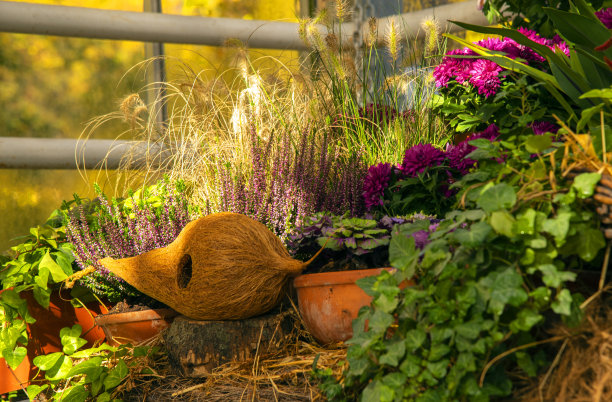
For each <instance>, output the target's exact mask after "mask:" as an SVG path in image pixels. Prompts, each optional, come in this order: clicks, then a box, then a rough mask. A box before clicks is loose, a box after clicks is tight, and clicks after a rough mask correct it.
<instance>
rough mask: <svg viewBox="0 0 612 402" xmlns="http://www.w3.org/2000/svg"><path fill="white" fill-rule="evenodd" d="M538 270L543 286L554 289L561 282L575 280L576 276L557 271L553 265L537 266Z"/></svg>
mask: <svg viewBox="0 0 612 402" xmlns="http://www.w3.org/2000/svg"><path fill="white" fill-rule="evenodd" d="M538 270H539V271H540V272H542V281H544V284H545V285H546V286H548V287H551V288H556V287H558V286H560V285H561V284H562V283H563V282H566V281H573V280H575V279H576V274H575V273H574V272H569V271H559V270H557V267H556V266H555V265H553V264H542V265H539V266H538Z"/></svg>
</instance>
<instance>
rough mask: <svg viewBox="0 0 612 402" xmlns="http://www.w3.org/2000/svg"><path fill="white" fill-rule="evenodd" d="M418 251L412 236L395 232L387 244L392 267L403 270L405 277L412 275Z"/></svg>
mask: <svg viewBox="0 0 612 402" xmlns="http://www.w3.org/2000/svg"><path fill="white" fill-rule="evenodd" d="M418 258H419V251H418V250H417V249H416V248H415V246H414V238H413V237H412V236H406V235H404V234H402V233H398V232H395V233H393V237H392V238H391V243H390V244H389V262H390V263H391V266H393V267H394V268H397V269H399V270H400V271H403V272H404V273H405V275H406V276H407V277H412V276H414V272H415V269H416V264H417V261H418Z"/></svg>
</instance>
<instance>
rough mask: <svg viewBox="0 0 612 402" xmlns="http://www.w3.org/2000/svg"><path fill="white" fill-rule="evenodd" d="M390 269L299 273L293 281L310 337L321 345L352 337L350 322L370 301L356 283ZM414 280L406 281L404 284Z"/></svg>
mask: <svg viewBox="0 0 612 402" xmlns="http://www.w3.org/2000/svg"><path fill="white" fill-rule="evenodd" d="M383 269H384V270H389V271H390V270H392V268H376V269H363V270H358V271H341V272H325V273H320V274H306V275H300V276H298V277H296V278H295V280H294V281H293V286H294V287H295V289H296V291H297V297H298V303H299V310H300V314H301V315H302V319H303V320H304V324H305V325H306V329H308V331H310V333H311V334H312V336H313V337H314V338H315V339H316V340H317V341H319V342H321V343H322V344H329V343H333V342H343V341H346V340H347V339H350V338H351V337H352V336H353V328H352V325H351V324H352V322H353V320H354V319H355V318H357V315H358V313H359V309H361V307H363V306H367V305H369V304H370V303H371V302H372V297H371V296H368V295H367V294H366V293H365V292H364V291H363V290H362V289H361V288H360V287H359V286H358V285H357V284H356V283H355V281H357V279H361V278H365V277H367V276H373V275H378V274H380V273H381V272H382V270H383ZM413 284H414V283H413V282H412V281H408V283H406V286H411V285H413Z"/></svg>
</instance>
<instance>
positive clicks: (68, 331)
mask: <svg viewBox="0 0 612 402" xmlns="http://www.w3.org/2000/svg"><path fill="white" fill-rule="evenodd" d="M82 331H83V329H82V328H81V326H80V325H78V324H76V325H73V326H72V328H62V329H61V330H60V340H61V342H62V345H63V351H64V353H65V354H67V355H71V354H73V353H74V352H76V351H77V350H78V349H80V348H81V347H82V346H85V344H86V343H87V341H86V340H85V339H83V338H81V337H80V335H81V332H82Z"/></svg>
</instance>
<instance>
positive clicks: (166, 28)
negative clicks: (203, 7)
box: [0, 1, 487, 50]
mask: <svg viewBox="0 0 612 402" xmlns="http://www.w3.org/2000/svg"><path fill="white" fill-rule="evenodd" d="M431 17H435V18H436V19H437V20H438V21H439V22H442V23H443V24H445V25H446V20H448V19H454V20H460V21H463V22H467V23H471V24H487V19H486V18H485V16H484V15H483V14H482V12H480V11H478V10H477V8H476V6H475V5H474V3H473V2H472V1H468V2H462V3H451V4H447V5H443V6H439V7H435V8H428V9H424V10H421V11H417V12H413V13H406V14H401V15H399V16H395V17H387V18H382V19H380V20H379V27H381V28H383V29H384V26H385V24H386V23H388V21H389V20H391V19H395V20H396V21H397V22H399V25H398V26H401V27H403V28H404V33H405V34H406V35H408V36H419V35H422V34H423V33H424V32H423V30H422V29H421V28H420V26H421V21H422V20H423V19H425V18H431ZM400 20H401V21H400ZM366 25H367V24H366ZM443 28H445V30H448V31H456V30H458V29H459V27H457V26H455V25H452V26H448V27H446V26H445V27H443ZM363 29H364V30H367V26H365V27H363ZM342 30H343V32H344V33H346V35H345V36H344V38H343V40H344V41H351V40H352V32H353V31H354V25H353V24H352V23H346V24H344V26H343V29H342ZM320 31H321V34H322V35H325V34H326V32H327V31H326V28H325V27H324V26H321V27H320ZM0 32H14V33H28V34H41V35H56V36H71V37H84V38H97V39H117V40H135V41H143V42H165V43H189V44H199V45H211V46H220V45H223V44H224V43H225V41H226V40H227V39H230V38H235V39H240V40H241V41H243V42H244V43H247V44H248V45H249V46H250V47H253V48H267V49H295V50H305V49H308V47H307V46H306V44H305V43H304V42H303V41H302V40H301V39H300V37H299V35H298V24H297V23H295V22H280V21H264V20H242V19H235V18H211V17H197V16H182V15H172V14H158V13H151V12H133V11H117V10H100V9H95V8H85V7H68V6H56V5H48V4H32V3H17V2H12V1H0ZM365 33H366V32H364V34H365Z"/></svg>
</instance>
